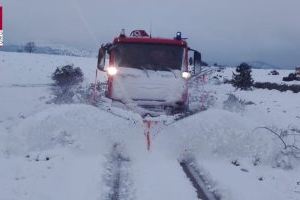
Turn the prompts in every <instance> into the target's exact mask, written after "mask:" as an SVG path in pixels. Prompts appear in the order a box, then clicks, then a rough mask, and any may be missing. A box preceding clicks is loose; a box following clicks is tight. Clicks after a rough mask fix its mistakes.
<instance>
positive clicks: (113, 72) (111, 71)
mask: <svg viewBox="0 0 300 200" xmlns="http://www.w3.org/2000/svg"><path fill="white" fill-rule="evenodd" d="M106 71H107V73H108V75H110V76H114V75H116V74H117V72H118V69H117V68H116V67H113V66H112V67H108V68H107V70H106Z"/></svg>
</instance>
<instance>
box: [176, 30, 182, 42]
mask: <svg viewBox="0 0 300 200" xmlns="http://www.w3.org/2000/svg"><path fill="white" fill-rule="evenodd" d="M175 38H176V40H181V32H180V31H178V32H177V33H176V37H175Z"/></svg>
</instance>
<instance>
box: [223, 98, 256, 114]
mask: <svg viewBox="0 0 300 200" xmlns="http://www.w3.org/2000/svg"><path fill="white" fill-rule="evenodd" d="M252 104H254V103H253V102H252V101H245V100H242V99H239V98H238V97H236V96H235V95H234V94H228V98H227V99H226V100H225V101H224V102H223V109H225V110H228V111H231V112H242V111H244V110H245V107H246V106H247V105H252Z"/></svg>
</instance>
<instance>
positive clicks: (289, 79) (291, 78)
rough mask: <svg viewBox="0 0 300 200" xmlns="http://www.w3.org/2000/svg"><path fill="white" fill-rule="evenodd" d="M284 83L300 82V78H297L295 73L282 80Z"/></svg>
mask: <svg viewBox="0 0 300 200" xmlns="http://www.w3.org/2000/svg"><path fill="white" fill-rule="evenodd" d="M282 80H283V81H286V82H288V81H300V77H297V75H296V74H295V73H290V74H289V75H288V76H287V77H283V78H282Z"/></svg>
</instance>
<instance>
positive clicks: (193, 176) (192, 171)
mask: <svg viewBox="0 0 300 200" xmlns="http://www.w3.org/2000/svg"><path fill="white" fill-rule="evenodd" d="M179 164H180V166H181V167H182V170H183V171H184V173H185V174H186V176H187V178H188V179H189V180H190V181H191V183H192V185H193V187H194V188H195V190H196V192H197V196H198V198H199V199H202V200H220V198H219V197H218V196H217V195H216V194H215V192H214V191H210V190H209V183H208V181H207V180H206V179H205V178H204V176H203V175H202V174H201V172H200V170H199V167H197V166H196V163H195V162H194V161H193V160H191V159H187V160H185V159H183V160H181V161H180V162H179Z"/></svg>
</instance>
